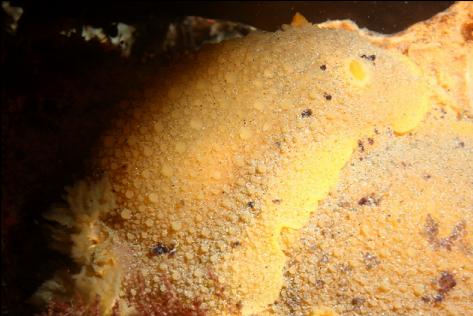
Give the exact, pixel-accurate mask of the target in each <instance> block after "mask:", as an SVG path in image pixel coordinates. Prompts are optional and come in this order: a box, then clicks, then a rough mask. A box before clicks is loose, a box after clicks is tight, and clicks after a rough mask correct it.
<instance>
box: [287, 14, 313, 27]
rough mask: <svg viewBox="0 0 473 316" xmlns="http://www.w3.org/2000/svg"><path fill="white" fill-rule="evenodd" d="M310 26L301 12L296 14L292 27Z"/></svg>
mask: <svg viewBox="0 0 473 316" xmlns="http://www.w3.org/2000/svg"><path fill="white" fill-rule="evenodd" d="M308 24H310V23H309V21H307V19H306V18H305V17H304V16H303V15H302V14H300V13H299V12H296V14H294V16H293V17H292V21H291V25H292V26H294V27H301V26H304V25H308Z"/></svg>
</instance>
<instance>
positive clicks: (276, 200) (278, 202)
mask: <svg viewBox="0 0 473 316" xmlns="http://www.w3.org/2000/svg"><path fill="white" fill-rule="evenodd" d="M272 202H273V203H274V204H281V200H280V199H274V200H273V201H272Z"/></svg>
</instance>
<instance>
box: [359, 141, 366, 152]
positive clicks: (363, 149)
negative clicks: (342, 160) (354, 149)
mask: <svg viewBox="0 0 473 316" xmlns="http://www.w3.org/2000/svg"><path fill="white" fill-rule="evenodd" d="M358 148H359V149H360V151H361V152H363V151H365V146H364V145H363V142H362V141H361V140H359V141H358Z"/></svg>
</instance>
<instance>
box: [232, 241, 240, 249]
mask: <svg viewBox="0 0 473 316" xmlns="http://www.w3.org/2000/svg"><path fill="white" fill-rule="evenodd" d="M240 245H241V243H240V242H239V241H238V240H237V241H233V242H232V243H231V246H232V248H235V247H238V246H240Z"/></svg>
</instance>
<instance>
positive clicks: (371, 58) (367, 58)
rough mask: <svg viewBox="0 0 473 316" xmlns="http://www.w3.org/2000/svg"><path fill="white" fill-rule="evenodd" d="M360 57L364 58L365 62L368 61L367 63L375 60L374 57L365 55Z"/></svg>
mask: <svg viewBox="0 0 473 316" xmlns="http://www.w3.org/2000/svg"><path fill="white" fill-rule="evenodd" d="M360 57H361V58H364V59H366V60H369V61H375V60H376V55H365V54H363V55H361V56H360Z"/></svg>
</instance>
